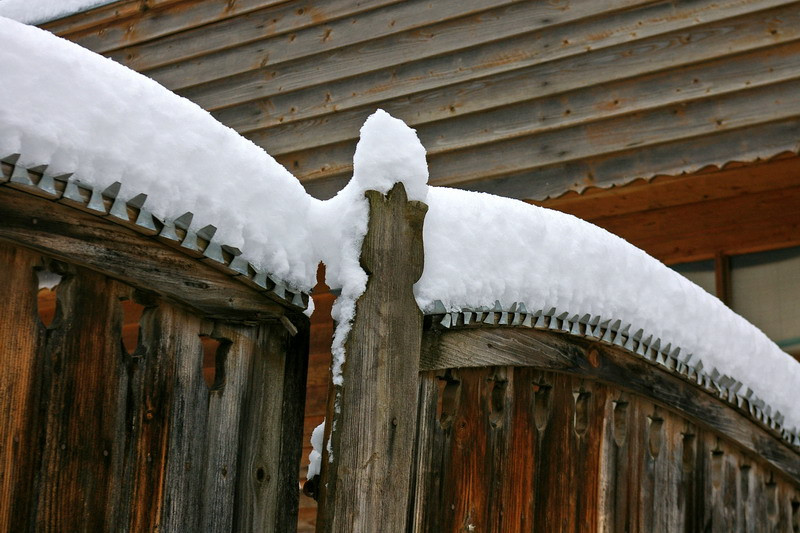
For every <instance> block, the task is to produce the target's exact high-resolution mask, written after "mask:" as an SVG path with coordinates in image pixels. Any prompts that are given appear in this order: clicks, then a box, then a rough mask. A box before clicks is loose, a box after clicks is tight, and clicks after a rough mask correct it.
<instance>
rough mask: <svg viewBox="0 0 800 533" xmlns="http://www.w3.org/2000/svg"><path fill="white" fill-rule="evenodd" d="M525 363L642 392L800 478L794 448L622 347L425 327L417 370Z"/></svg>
mask: <svg viewBox="0 0 800 533" xmlns="http://www.w3.org/2000/svg"><path fill="white" fill-rule="evenodd" d="M506 365H510V366H530V367H533V368H536V369H540V370H550V371H556V372H563V373H567V374H571V375H577V376H583V377H585V378H587V379H589V380H596V381H599V382H602V383H606V384H609V385H613V386H615V387H618V388H620V389H622V390H625V391H628V392H630V393H634V394H637V395H639V396H643V397H646V398H648V399H650V400H652V401H653V402H656V403H657V404H660V405H662V406H663V407H665V408H667V409H670V410H672V411H675V412H678V413H679V414H681V415H683V416H685V417H687V418H689V419H690V420H692V421H693V422H696V423H697V424H699V425H701V426H703V427H705V428H708V429H710V430H712V431H713V432H715V433H716V434H718V435H720V436H722V437H725V438H727V439H730V440H732V441H734V442H735V443H737V444H738V445H740V446H742V447H743V448H744V449H745V450H747V451H749V452H751V453H754V454H756V455H758V456H759V457H761V458H762V459H764V460H765V461H767V462H768V463H770V464H771V465H772V466H774V467H775V468H777V469H779V470H780V471H781V472H783V473H784V474H786V475H787V476H789V477H791V478H792V479H793V480H794V481H795V482H796V483H800V453H798V452H797V450H794V449H792V448H790V447H789V446H788V445H786V444H785V443H784V442H783V441H781V440H780V439H779V438H778V437H777V436H775V435H773V434H771V433H770V432H768V431H767V430H766V429H765V428H764V427H761V426H759V425H757V424H756V423H755V422H754V421H753V420H752V419H751V418H750V417H749V416H748V415H746V414H744V412H743V411H741V412H740V411H739V410H737V409H736V408H734V407H732V406H730V405H728V404H726V403H724V402H723V401H721V400H720V399H719V398H716V397H714V396H712V395H711V394H709V393H708V392H706V391H705V390H703V389H701V388H699V387H697V386H696V385H693V384H690V383H689V382H687V381H685V380H683V379H680V378H679V377H677V376H676V375H673V374H670V373H667V372H665V371H663V370H661V369H660V368H659V367H658V366H657V365H655V364H653V363H650V362H647V361H644V360H643V359H640V358H637V357H636V356H634V355H632V354H630V353H628V352H626V351H625V350H623V349H620V348H617V347H614V346H606V345H602V344H600V343H596V342H592V341H589V340H585V339H580V338H575V337H569V336H566V335H560V334H556V333H551V332H544V331H538V330H534V329H517V328H480V329H457V330H448V331H441V330H429V331H427V332H426V334H425V338H424V341H423V349H422V355H421V359H420V370H422V371H425V370H435V369H446V368H466V367H481V366H506Z"/></svg>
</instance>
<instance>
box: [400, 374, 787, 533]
mask: <svg viewBox="0 0 800 533" xmlns="http://www.w3.org/2000/svg"><path fill="white" fill-rule="evenodd" d="M420 377H421V380H420V410H419V413H420V417H419V437H420V443H419V444H420V445H419V447H418V448H417V450H418V452H417V456H416V467H415V472H416V484H415V488H414V490H415V495H414V497H415V500H414V501H415V508H414V510H413V513H414V523H413V526H414V527H413V529H412V530H413V531H442V532H457V531H458V532H461V531H488V532H517V531H519V532H522V531H538V530H543V531H580V532H584V531H600V532H604V533H611V532H628V533H656V532H658V533H662V532H663V533H668V532H669V533H672V532H678V531H685V532H695V531H707V532H717V531H719V532H722V531H726V532H739V531H742V532H744V531H748V532H751V531H781V532H787V533H788V532H791V531H792V529H791V528H792V525H791V520H793V517H792V505H791V502H792V501H794V502H797V498H798V495H800V484H798V483H797V481H796V480H795V481H794V482H792V481H790V480H789V479H788V478H786V477H785V476H783V475H782V474H781V473H780V472H779V471H777V470H775V469H773V468H772V467H770V466H769V465H768V464H767V462H766V461H765V460H764V458H763V457H754V456H752V455H750V454H748V453H746V452H745V451H744V450H742V449H741V448H740V447H738V446H736V445H735V444H733V443H731V442H730V441H727V440H726V439H724V438H721V437H720V436H718V435H717V434H715V432H713V431H711V430H707V429H703V428H700V427H698V426H695V425H694V424H692V423H691V422H688V421H687V420H686V419H685V418H684V417H683V416H681V415H680V414H679V413H677V412H675V411H673V410H671V409H666V408H664V407H662V406H661V405H658V404H656V403H653V402H652V401H651V399H650V398H648V397H646V396H642V395H639V394H630V393H628V392H625V391H622V390H620V389H619V388H618V387H615V386H610V385H606V384H602V383H599V382H597V381H595V380H593V379H587V378H586V377H585V376H579V375H569V374H565V373H561V372H552V371H546V370H545V371H542V370H537V369H535V368H530V367H482V368H461V369H447V370H438V371H425V372H422V373H421V376H420ZM498 378H500V379H502V380H503V381H498ZM499 383H501V384H502V383H505V385H502V388H503V389H504V393H503V394H497V393H496V392H495V391H496V390H497V386H498V384H499ZM501 399H502V401H501ZM500 406H502V410H501V411H498V408H499V407H500ZM506 409H507V410H508V411H505V410H506ZM504 411H505V412H504ZM498 468H499V469H498ZM795 507H796V506H795ZM473 528H474V529H473Z"/></svg>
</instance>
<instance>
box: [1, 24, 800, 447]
mask: <svg viewBox="0 0 800 533" xmlns="http://www.w3.org/2000/svg"><path fill="white" fill-rule="evenodd" d="M12 153H20V154H22V158H23V159H22V161H21V163H22V164H27V165H38V164H48V165H50V169H51V171H53V172H65V173H66V172H74V173H75V175H76V176H77V177H78V178H79V179H80V180H81V181H83V182H84V183H86V184H89V185H91V186H94V187H98V188H105V187H107V186H108V185H111V184H112V183H114V182H117V181H119V182H121V183H122V190H121V192H120V194H121V195H122V197H123V198H128V197H132V196H134V195H137V194H139V193H145V194H147V195H148V201H147V204H146V206H145V207H147V208H149V209H150V210H151V211H152V212H153V213H154V214H155V215H156V216H158V217H160V218H172V217H177V216H179V215H181V214H182V213H183V212H186V211H191V212H193V213H195V218H194V224H195V227H197V228H199V227H202V226H205V225H207V224H213V225H215V226H217V227H218V233H217V238H218V240H219V241H220V242H222V243H225V244H229V245H231V246H237V247H239V248H241V249H242V250H243V252H244V255H245V258H246V259H248V260H250V261H252V262H253V263H254V264H256V265H257V266H259V267H261V268H263V269H265V270H267V271H269V272H270V273H272V274H273V275H274V276H277V277H278V278H280V279H283V280H284V281H286V282H288V283H289V284H292V285H294V286H295V287H297V288H301V289H306V290H307V289H310V288H311V287H312V286H313V285H314V283H315V275H316V269H317V265H318V263H319V262H320V261H323V262H324V263H325V264H326V266H327V283H328V285H329V286H331V287H340V288H341V291H342V292H341V296H340V297H339V298H338V299H337V302H336V304H335V307H334V318H335V319H336V320H337V322H338V326H337V329H336V333H335V338H334V342H333V353H334V366H333V375H334V382H335V383H337V384H341V383H342V377H341V368H342V364H343V362H344V360H345V353H344V340H345V338H346V336H347V333H348V332H349V330H350V325H351V322H352V319H353V313H354V309H355V302H356V300H357V298H358V297H359V296H360V295H361V294H362V293H363V291H364V289H365V287H366V281H367V276H366V273H365V272H364V271H363V269H362V268H361V266H360V262H359V255H360V250H361V243H362V241H363V238H364V235H365V234H366V230H367V218H368V203H367V201H366V199H365V197H364V192H365V191H366V190H369V189H376V190H379V191H382V192H386V191H388V190H389V189H390V188H391V187H392V186H393V185H394V183H395V182H397V181H402V182H403V183H404V185H405V187H406V190H407V191H408V193H409V197H410V199H412V200H420V201H424V202H426V203H428V205H429V210H428V214H427V218H426V221H425V229H424V232H425V235H424V237H425V270H424V273H423V275H422V278H421V279H420V281H419V282H418V283H417V284H416V286H415V294H416V297H417V301H418V303H419V305H420V307H421V308H422V309H423V310H425V311H432V310H433V308H434V302H435V301H437V300H438V301H441V302H443V304H444V305H445V307H446V308H447V309H448V310H459V309H463V308H477V307H481V306H488V307H492V306H493V305H494V303H495V302H496V301H500V302H501V303H502V304H504V305H506V306H510V305H511V304H512V303H514V302H524V303H525V304H526V306H527V308H528V309H530V310H534V309H542V308H550V307H555V308H556V309H557V310H558V312H559V313H561V312H567V313H569V315H570V316H572V315H575V314H578V315H585V314H591V315H593V316H596V315H599V316H602V317H603V318H605V319H614V320H617V319H619V320H621V321H622V322H623V323H624V324H626V325H627V324H631V325H632V327H631V331H635V330H638V329H644V330H645V332H646V335H654V336H655V337H659V338H661V339H662V342H664V343H671V344H672V345H673V346H679V347H680V348H681V349H682V350H683V351H684V353H686V352H691V353H693V354H694V355H695V357H696V358H699V359H701V360H702V361H703V363H704V366H705V368H711V367H715V368H716V369H717V370H718V371H719V372H721V373H723V374H726V375H729V376H731V377H732V378H734V379H738V380H739V381H741V382H743V383H744V384H745V385H746V386H747V387H750V388H751V389H752V390H753V391H754V392H755V394H756V395H757V396H759V397H760V398H761V399H763V400H764V401H766V402H767V403H768V404H769V405H771V406H772V408H773V409H777V410H780V411H782V412H783V413H784V415H785V417H786V423H785V424H784V425H785V426H786V427H792V426H795V427H797V426H800V409H798V408H797V407H796V406H795V405H794V402H793V401H792V398H793V397H794V396H796V394H797V391H798V390H800V365H798V364H797V363H796V362H795V361H793V360H792V359H791V358H790V357H789V356H788V355H787V354H785V353H783V352H782V351H781V350H780V349H779V348H778V347H777V346H776V345H775V344H774V343H772V342H771V341H769V339H767V338H766V337H765V336H764V335H763V334H762V333H761V332H760V331H759V330H758V329H756V328H755V327H753V326H752V325H750V324H749V323H747V322H746V321H745V320H744V319H742V318H741V317H739V316H737V315H736V314H734V313H733V312H732V311H730V310H729V309H728V308H727V307H725V306H724V305H723V304H722V303H721V302H719V301H718V300H717V299H716V298H714V297H712V296H710V295H708V294H707V293H706V292H704V291H703V290H702V289H700V288H699V287H697V286H695V285H693V284H692V283H691V282H689V281H688V280H686V279H684V278H683V277H681V276H680V275H679V274H677V273H675V272H673V271H672V270H670V269H668V268H667V267H665V266H664V265H662V264H661V263H659V262H658V261H656V260H654V259H652V258H650V257H649V256H647V255H646V254H645V253H644V252H642V251H640V250H638V249H636V248H634V247H633V246H631V245H629V244H627V243H626V242H624V241H623V240H621V239H619V238H617V237H615V236H613V235H611V234H609V233H607V232H606V231H604V230H602V229H600V228H597V227H595V226H592V225H591V224H588V223H586V222H583V221H580V220H578V219H576V218H574V217H571V216H569V215H564V214H561V213H557V212H553V211H549V210H546V209H541V208H537V207H534V206H530V205H528V204H525V203H522V202H518V201H514V200H508V199H503V198H497V197H494V196H490V195H485V194H480V193H472V192H465V191H458V190H450V189H443V188H437V187H429V186H428V185H427V178H428V172H427V165H426V163H425V150H424V148H423V147H422V145H421V144H420V143H419V140H418V139H417V137H416V134H415V133H414V131H413V130H411V129H410V128H408V127H407V126H406V125H405V124H403V123H402V122H401V121H399V120H396V119H394V118H392V117H390V116H389V115H388V114H386V113H384V112H382V111H378V112H377V113H375V114H374V115H373V116H371V117H370V118H369V119H368V120H367V122H366V123H365V124H364V127H363V128H362V130H361V140H360V141H359V143H358V147H357V149H356V153H355V156H354V176H353V180H352V181H351V182H350V183H349V184H348V185H347V186H346V187H345V188H344V189H343V190H342V191H341V192H340V193H339V194H338V195H337V196H336V197H334V198H332V199H331V200H328V201H326V202H319V201H317V200H314V199H312V198H311V197H310V196H308V195H307V194H306V193H305V191H304V190H303V188H302V186H301V185H300V183H299V182H298V181H297V180H296V179H295V178H294V177H293V176H292V175H291V174H290V173H289V172H288V171H286V170H285V169H284V168H283V167H281V166H280V165H279V164H278V163H276V162H275V160H274V159H272V158H271V157H270V156H269V155H267V154H266V153H265V152H264V151H263V150H261V149H260V148H258V147H257V146H255V145H254V144H252V143H250V142H249V141H246V140H245V139H243V138H242V137H240V136H239V135H238V134H237V133H236V132H234V131H233V130H231V129H229V128H227V127H225V126H222V125H221V124H219V123H218V122H216V121H215V120H214V119H213V118H212V117H211V116H210V115H208V114H207V113H206V112H205V111H203V110H202V109H200V108H199V107H197V106H196V105H194V104H192V103H191V102H189V101H187V100H185V99H183V98H180V97H178V96H175V95H174V94H172V93H170V92H169V91H167V90H166V89H164V88H163V87H161V86H159V85H158V84H156V83H155V82H153V81H151V80H149V79H147V78H144V77H143V76H140V75H138V74H136V73H134V72H132V71H130V70H128V69H126V68H124V67H122V66H120V65H118V64H117V63H114V62H112V61H110V60H107V59H104V58H102V57H100V56H97V55H95V54H93V53H91V52H89V51H87V50H84V49H82V48H80V47H78V46H76V45H74V44H71V43H68V42H66V41H64V40H61V39H58V38H57V37H54V36H52V35H51V34H49V33H47V32H44V31H41V30H38V29H36V28H33V27H29V26H25V25H22V24H19V23H16V22H13V21H11V20H8V19H3V18H0V156H4V155H8V154H12ZM498 157H502V154H498ZM399 260H402V259H401V258H399ZM318 448H321V445H320V446H319V447H318Z"/></svg>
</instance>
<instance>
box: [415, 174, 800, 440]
mask: <svg viewBox="0 0 800 533" xmlns="http://www.w3.org/2000/svg"><path fill="white" fill-rule="evenodd" d="M428 206H429V207H428V214H427V217H426V219H425V229H424V241H425V270H424V272H423V274H422V277H421V278H420V280H419V282H418V283H417V284H416V285H415V295H416V297H417V303H418V304H419V306H420V307H421V308H422V309H423V310H425V311H431V310H432V309H433V307H434V302H435V301H436V300H441V301H442V303H443V304H444V307H445V308H446V309H447V310H458V309H463V308H477V307H480V306H487V307H490V308H491V307H493V306H494V304H495V302H496V301H497V300H499V301H500V302H501V303H502V304H504V305H505V306H506V308H508V307H510V306H511V305H512V304H513V303H514V302H524V303H525V305H526V307H527V309H528V310H531V311H533V310H537V309H549V308H551V307H555V308H556V309H557V310H558V313H561V312H569V316H573V315H575V314H578V315H581V316H582V315H584V314H587V313H588V314H591V315H592V316H596V315H600V316H602V317H603V318H605V319H614V320H621V321H622V323H623V324H632V327H631V332H634V331H636V330H638V329H643V330H644V331H645V332H646V335H651V334H652V335H653V336H654V338H661V339H662V342H663V343H664V344H666V343H672V346H673V347H676V346H677V347H680V348H681V349H682V352H683V353H684V354H685V353H687V352H688V353H693V354H694V356H695V357H696V358H699V359H701V360H702V361H703V364H704V367H705V368H706V369H711V368H712V367H716V368H717V370H719V372H720V373H722V374H726V375H728V376H731V377H732V378H734V379H738V380H739V381H741V382H742V383H744V384H745V385H746V386H747V387H750V388H751V389H752V390H753V391H754V392H755V394H756V395H757V396H759V397H760V398H761V399H763V400H765V401H766V402H767V404H769V405H770V406H772V408H773V409H778V410H780V411H781V412H782V413H783V414H784V415H785V416H786V423H785V426H786V427H792V426H797V427H800V409H798V408H797V403H796V401H797V398H796V396H797V393H798V391H800V364H798V363H797V362H796V361H795V360H794V359H792V358H791V357H790V356H789V355H787V354H786V353H784V352H783V351H781V350H780V348H778V346H777V345H776V344H775V343H774V342H772V341H770V340H769V339H768V338H767V337H766V336H765V335H764V334H763V333H762V332H761V331H760V330H758V329H757V328H756V327H755V326H753V325H752V324H750V323H749V322H747V321H746V320H745V319H743V318H742V317H740V316H739V315H737V314H736V313H734V312H733V311H731V310H730V309H729V308H728V307H726V306H725V305H724V304H722V302H720V301H719V300H718V299H717V298H715V297H713V296H711V295H710V294H708V293H707V292H706V291H704V290H703V289H701V288H700V287H698V286H697V285H695V284H694V283H692V282H690V281H689V280H687V279H686V278H684V277H683V276H681V275H680V274H678V273H676V272H674V271H673V270H671V269H670V268H667V267H666V266H664V265H663V264H662V263H660V262H659V261H657V260H655V259H653V258H652V257H650V256H648V255H647V254H646V253H645V252H643V251H641V250H639V249H638V248H636V247H634V246H633V245H631V244H629V243H627V242H626V241H624V240H622V239H620V238H619V237H617V236H615V235H612V234H611V233H609V232H607V231H605V230H604V229H602V228H598V227H597V226H594V225H592V224H589V223H587V222H585V221H582V220H580V219H578V218H576V217H573V216H571V215H566V214H563V213H559V212H557V211H552V210H549V209H544V208H540V207H536V206H532V205H529V204H526V203H524V202H520V201H517V200H510V199H507V198H499V197H496V196H492V195H488V194H483V193H476V192H468V191H461V190H454V189H446V188H439V187H431V188H430V190H429V192H428ZM558 313H557V314H558Z"/></svg>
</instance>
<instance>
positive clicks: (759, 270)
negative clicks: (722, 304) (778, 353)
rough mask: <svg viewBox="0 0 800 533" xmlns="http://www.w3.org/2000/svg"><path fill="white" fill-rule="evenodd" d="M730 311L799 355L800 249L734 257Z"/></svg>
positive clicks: (783, 347)
mask: <svg viewBox="0 0 800 533" xmlns="http://www.w3.org/2000/svg"><path fill="white" fill-rule="evenodd" d="M730 265H731V295H730V296H731V298H730V300H731V301H730V306H731V308H732V309H733V310H734V311H736V312H737V313H739V314H740V315H742V316H743V317H745V318H746V319H747V320H749V321H750V322H752V323H753V324H755V325H756V326H757V327H758V328H759V329H761V331H763V332H764V333H766V334H767V336H768V337H770V338H771V339H772V340H774V341H775V342H776V343H778V345H779V346H780V347H781V348H782V349H784V350H786V351H787V352H789V353H791V354H793V355H797V354H798V353H800V247H797V248H787V249H783V250H773V251H769V252H760V253H755V254H747V255H740V256H734V257H731V263H730Z"/></svg>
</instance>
